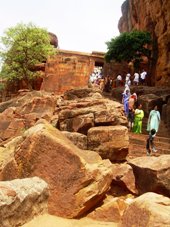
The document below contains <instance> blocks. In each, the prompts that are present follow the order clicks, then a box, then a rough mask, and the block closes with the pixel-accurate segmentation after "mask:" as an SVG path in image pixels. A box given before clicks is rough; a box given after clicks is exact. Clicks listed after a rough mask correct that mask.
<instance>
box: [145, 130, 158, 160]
mask: <svg viewBox="0 0 170 227" xmlns="http://www.w3.org/2000/svg"><path fill="white" fill-rule="evenodd" d="M155 135H156V130H155V129H151V131H150V133H149V137H148V139H147V142H146V154H147V155H148V156H149V155H150V154H151V151H152V152H157V150H156V149H155V145H154V138H155Z"/></svg>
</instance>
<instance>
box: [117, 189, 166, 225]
mask: <svg viewBox="0 0 170 227" xmlns="http://www.w3.org/2000/svg"><path fill="white" fill-rule="evenodd" d="M169 214H170V199H169V198H167V197H164V196H162V195H158V194H155V193H152V192H148V193H145V194H144V195H141V196H140V197H138V198H136V199H134V201H133V202H132V203H131V204H130V205H129V207H128V208H127V209H126V210H125V212H124V214H123V217H122V221H121V224H120V226H121V227H132V226H135V227H144V226H155V227H156V226H166V227H168V226H170V215H169Z"/></svg>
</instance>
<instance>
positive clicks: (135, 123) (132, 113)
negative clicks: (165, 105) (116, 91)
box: [122, 86, 161, 155]
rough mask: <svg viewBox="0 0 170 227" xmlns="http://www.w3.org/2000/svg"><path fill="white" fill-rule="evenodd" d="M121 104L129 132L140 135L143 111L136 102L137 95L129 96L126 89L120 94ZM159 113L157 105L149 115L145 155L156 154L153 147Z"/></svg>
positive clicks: (140, 105)
mask: <svg viewBox="0 0 170 227" xmlns="http://www.w3.org/2000/svg"><path fill="white" fill-rule="evenodd" d="M122 103H123V105H124V112H125V115H126V117H127V119H128V127H129V131H132V132H134V133H137V134H141V133H142V119H143V118H144V111H143V110H142V104H139V103H138V102H137V94H136V93H133V94H132V95H131V94H130V90H129V89H126V86H125V91H124V92H123V94H122ZM160 120H161V117H160V112H159V111H158V107H157V105H155V106H154V108H153V110H151V111H150V113H149V118H148V123H147V131H148V132H149V137H148V139H147V143H146V149H147V155H150V154H151V152H152V151H153V152H156V151H157V150H156V149H155V146H154V138H155V136H156V133H157V132H158V129H159V124H160Z"/></svg>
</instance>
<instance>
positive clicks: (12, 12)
mask: <svg viewBox="0 0 170 227" xmlns="http://www.w3.org/2000/svg"><path fill="white" fill-rule="evenodd" d="M123 2H124V0H0V36H2V35H3V32H4V31H5V29H7V28H9V27H12V26H15V25H16V24H17V23H20V22H23V23H29V22H32V23H33V24H35V25H36V26H38V27H43V28H46V29H47V30H48V31H50V32H53V33H54V34H56V35H57V37H58V40H59V47H60V48H61V49H65V50H75V51H84V52H92V51H106V50H107V49H106V44H105V42H106V41H109V40H110V39H111V38H112V37H115V36H118V35H119V31H118V28H117V26H118V21H119V19H120V17H121V5H122V3H123Z"/></svg>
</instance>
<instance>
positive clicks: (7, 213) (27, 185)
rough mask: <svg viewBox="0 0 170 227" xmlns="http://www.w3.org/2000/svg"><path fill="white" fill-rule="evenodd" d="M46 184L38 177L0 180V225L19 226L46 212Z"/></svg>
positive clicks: (4, 226) (7, 226) (5, 226)
mask: <svg viewBox="0 0 170 227" xmlns="http://www.w3.org/2000/svg"><path fill="white" fill-rule="evenodd" d="M47 199H48V185H47V183H46V182H45V181H43V180H41V179H40V178H38V177H33V178H26V179H16V180H12V181H0V226H3V227H11V226H21V225H22V224H24V223H26V222H28V221H30V220H31V219H32V218H33V217H34V216H36V215H39V214H43V213H45V212H47Z"/></svg>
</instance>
